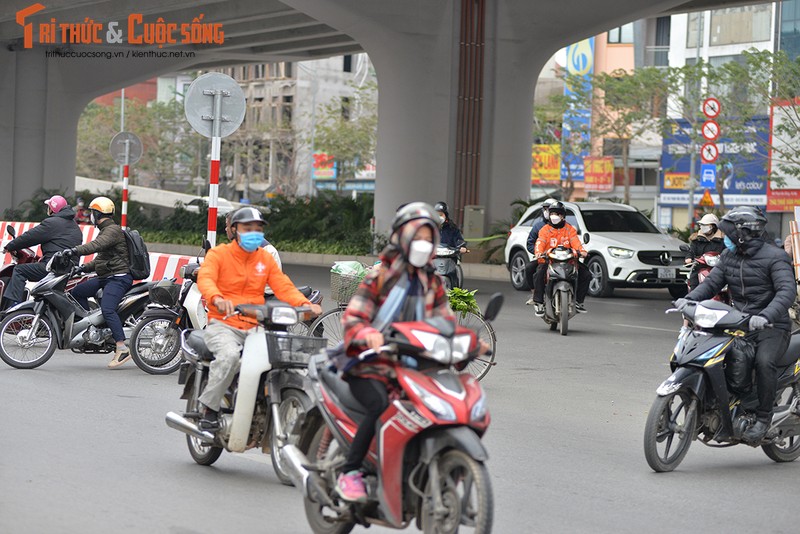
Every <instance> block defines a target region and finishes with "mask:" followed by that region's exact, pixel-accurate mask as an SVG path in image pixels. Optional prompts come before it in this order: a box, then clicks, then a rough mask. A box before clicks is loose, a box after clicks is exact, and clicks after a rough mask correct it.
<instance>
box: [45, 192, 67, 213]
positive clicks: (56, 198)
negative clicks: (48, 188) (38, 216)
mask: <svg viewBox="0 0 800 534" xmlns="http://www.w3.org/2000/svg"><path fill="white" fill-rule="evenodd" d="M44 203H45V204H47V206H48V207H49V208H50V211H52V212H53V213H58V212H59V211H61V210H63V209H64V208H66V207H67V200H66V199H65V198H64V197H62V196H61V195H53V196H52V197H50V198H48V199H47V200H45V201H44Z"/></svg>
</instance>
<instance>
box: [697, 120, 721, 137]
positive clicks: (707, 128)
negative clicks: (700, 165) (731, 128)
mask: <svg viewBox="0 0 800 534" xmlns="http://www.w3.org/2000/svg"><path fill="white" fill-rule="evenodd" d="M701 133H702V134H703V137H705V138H706V140H708V141H713V140H715V139H716V138H717V137H719V124H717V122H716V121H713V120H707V121H706V122H704V123H703V128H702V132H701Z"/></svg>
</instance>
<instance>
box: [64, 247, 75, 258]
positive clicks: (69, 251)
mask: <svg viewBox="0 0 800 534" xmlns="http://www.w3.org/2000/svg"><path fill="white" fill-rule="evenodd" d="M73 254H75V249H74V248H65V249H64V250H62V251H61V255H62V256H64V257H66V258H69V257H70V256H72V255H73Z"/></svg>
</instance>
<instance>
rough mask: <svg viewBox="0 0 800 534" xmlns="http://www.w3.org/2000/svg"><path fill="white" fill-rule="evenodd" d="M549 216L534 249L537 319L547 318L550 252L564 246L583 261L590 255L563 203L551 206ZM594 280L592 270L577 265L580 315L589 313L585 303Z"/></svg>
mask: <svg viewBox="0 0 800 534" xmlns="http://www.w3.org/2000/svg"><path fill="white" fill-rule="evenodd" d="M549 214H550V216H549V219H550V220H549V221H548V223H547V224H546V225H545V226H544V227H542V229H541V230H540V231H539V237H538V238H537V239H536V247H535V249H534V252H535V258H536V259H537V260H538V262H539V265H538V267H537V268H536V273H535V274H534V278H533V282H534V285H533V308H534V310H533V311H534V313H535V314H536V316H537V317H542V316H543V315H544V278H545V273H546V271H547V259H546V253H547V251H548V250H550V249H552V248H555V247H557V246H559V245H563V246H565V247H569V248H571V249H572V250H574V251H575V252H576V253H577V254H578V255H579V256H580V257H582V258H585V257H586V256H588V254H589V253H588V252H586V249H584V248H583V243H582V242H581V240H580V238H579V237H578V231H577V230H575V227H574V226H572V225H571V224H569V223H568V222H567V209H566V208H565V207H564V204H562V203H561V202H556V203H554V204H551V205H550V209H549ZM591 280H592V275H591V274H590V273H589V269H587V268H586V266H585V265H584V264H583V263H581V262H578V289H577V294H576V295H575V309H576V310H577V311H578V312H579V313H586V311H587V310H586V307H585V306H584V304H583V301H584V299H585V298H586V294H587V293H588V292H589V282H591Z"/></svg>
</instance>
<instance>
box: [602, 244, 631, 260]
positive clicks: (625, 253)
mask: <svg viewBox="0 0 800 534" xmlns="http://www.w3.org/2000/svg"><path fill="white" fill-rule="evenodd" d="M608 253H609V254H611V255H612V256H614V257H615V258H619V259H622V260H628V259H630V258H632V257H633V254H634V252H633V251H632V250H630V249H627V248H620V247H608Z"/></svg>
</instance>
